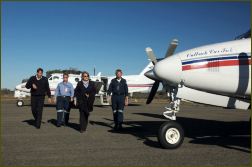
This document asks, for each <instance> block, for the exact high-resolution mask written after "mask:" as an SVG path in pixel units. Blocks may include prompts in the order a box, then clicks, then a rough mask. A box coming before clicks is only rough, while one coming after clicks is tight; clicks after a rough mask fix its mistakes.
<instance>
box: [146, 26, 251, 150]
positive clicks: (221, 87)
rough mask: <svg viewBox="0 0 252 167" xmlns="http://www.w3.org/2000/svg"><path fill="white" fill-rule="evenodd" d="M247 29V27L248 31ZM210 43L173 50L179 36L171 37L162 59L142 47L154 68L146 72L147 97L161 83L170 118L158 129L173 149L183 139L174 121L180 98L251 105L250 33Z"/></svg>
mask: <svg viewBox="0 0 252 167" xmlns="http://www.w3.org/2000/svg"><path fill="white" fill-rule="evenodd" d="M249 33H250V31H249ZM245 35H246V36H244V35H243V36H240V37H239V38H238V39H237V38H236V39H235V40H232V41H227V42H221V43H215V44H209V45H205V46H201V47H196V48H193V49H189V50H185V51H182V52H179V53H176V54H174V52H175V49H176V47H177V46H178V40H177V39H174V40H172V42H171V44H170V46H169V48H168V51H167V53H166V55H165V57H164V59H159V60H158V59H157V58H156V56H155V54H154V52H153V50H152V49H151V48H150V47H148V48H146V49H145V51H146V53H147V55H148V58H149V59H151V61H152V63H153V65H154V68H153V69H152V70H150V71H148V72H146V73H145V75H146V76H147V77H149V78H150V79H152V80H154V81H155V83H154V84H153V87H152V90H151V92H150V94H149V97H148V99H147V101H146V104H150V103H151V101H152V100H153V98H154V96H155V94H156V92H157V89H158V87H159V84H160V83H161V84H162V85H163V87H164V89H165V90H167V96H168V98H169V99H170V103H169V104H168V106H167V107H165V109H166V110H165V111H164V112H163V115H164V116H165V117H166V118H167V119H168V120H169V121H167V122H164V123H163V124H162V125H161V126H160V128H159V131H158V141H159V143H160V145H161V146H162V147H163V148H165V149H175V148H178V147H180V146H181V144H182V143H183V140H184V130H183V128H182V126H181V125H180V124H179V123H177V122H176V113H178V112H179V110H180V102H181V100H186V101H190V102H196V103H201V104H208V105H213V106H219V107H224V108H233V109H244V110H247V109H249V108H251V103H250V101H251V35H250V34H249V35H248V33H247V34H246V33H245Z"/></svg>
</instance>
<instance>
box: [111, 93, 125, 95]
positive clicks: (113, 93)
mask: <svg viewBox="0 0 252 167" xmlns="http://www.w3.org/2000/svg"><path fill="white" fill-rule="evenodd" d="M113 95H125V93H113Z"/></svg>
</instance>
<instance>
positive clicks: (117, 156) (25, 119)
mask: <svg viewBox="0 0 252 167" xmlns="http://www.w3.org/2000/svg"><path fill="white" fill-rule="evenodd" d="M28 103H29V102H28ZM28 103H27V102H26V105H25V106H23V107H17V106H16V104H15V101H14V100H5V99H2V101H1V135H2V138H1V139H2V140H1V141H2V142H1V144H2V157H1V159H2V164H1V165H4V166H10V165H11V166H26V165H32V166H77V165H78V166H230V165H232V166H233V165H235V166H245V165H246V166H248V165H250V164H251V158H250V157H251V128H250V127H251V125H250V122H249V119H250V110H247V111H245V110H234V109H224V108H220V107H212V106H206V105H199V104H192V103H185V102H183V103H182V105H181V111H180V112H179V113H178V114H177V121H178V122H179V123H180V124H181V125H182V127H183V128H184V131H185V139H184V143H183V144H182V145H181V147H179V148H177V149H173V150H168V149H163V148H161V147H160V145H159V143H158V140H157V131H158V129H159V127H160V125H161V124H162V123H163V122H165V121H167V119H166V118H164V116H162V112H163V111H164V106H165V105H166V104H165V103H161V102H159V101H158V100H154V101H153V103H152V104H150V105H146V104H144V103H142V102H141V103H133V104H131V105H130V106H127V107H126V108H125V115H124V118H125V122H124V125H123V126H124V129H123V130H122V131H121V132H114V131H113V130H112V127H113V121H112V111H111V107H110V106H99V105H96V106H95V107H94V111H93V112H92V113H91V115H90V119H89V125H88V129H87V131H86V132H85V133H83V134H82V133H80V132H79V130H78V127H79V111H78V110H77V109H72V110H71V115H70V125H69V126H68V127H60V128H58V127H56V125H55V123H56V109H55V106H51V105H46V106H45V107H44V111H43V123H42V125H41V129H36V128H35V127H34V126H33V123H34V121H33V118H32V114H31V110H30V105H29V104H28Z"/></svg>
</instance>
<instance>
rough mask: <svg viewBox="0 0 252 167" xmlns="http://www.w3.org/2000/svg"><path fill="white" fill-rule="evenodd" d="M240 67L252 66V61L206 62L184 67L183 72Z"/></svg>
mask: <svg viewBox="0 0 252 167" xmlns="http://www.w3.org/2000/svg"><path fill="white" fill-rule="evenodd" d="M240 65H251V59H249V60H228V61H215V62H206V63H205V64H192V65H185V66H183V67H182V71H187V70H193V69H200V68H211V67H224V66H240Z"/></svg>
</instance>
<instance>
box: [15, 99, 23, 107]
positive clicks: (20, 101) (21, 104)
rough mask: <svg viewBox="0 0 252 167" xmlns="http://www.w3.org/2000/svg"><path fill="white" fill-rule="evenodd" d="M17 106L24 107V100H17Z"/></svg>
mask: <svg viewBox="0 0 252 167" xmlns="http://www.w3.org/2000/svg"><path fill="white" fill-rule="evenodd" d="M16 104H17V106H18V107H23V106H24V101H23V100H17V103H16Z"/></svg>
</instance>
